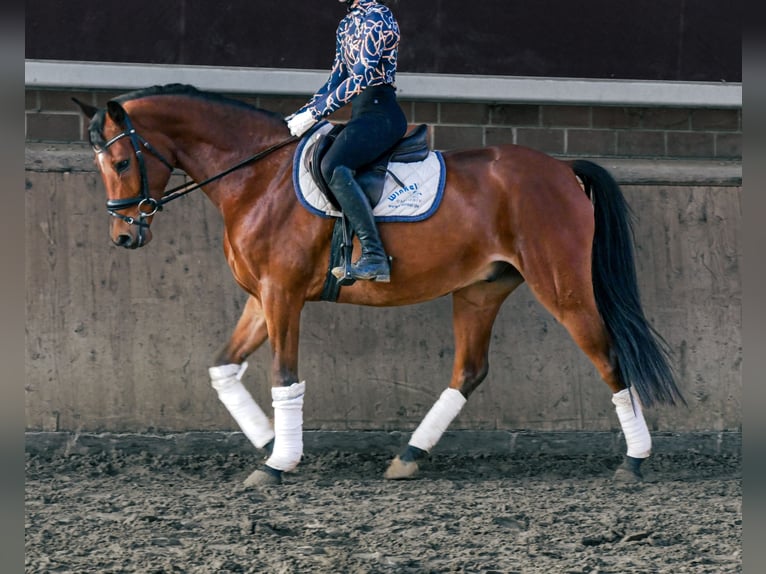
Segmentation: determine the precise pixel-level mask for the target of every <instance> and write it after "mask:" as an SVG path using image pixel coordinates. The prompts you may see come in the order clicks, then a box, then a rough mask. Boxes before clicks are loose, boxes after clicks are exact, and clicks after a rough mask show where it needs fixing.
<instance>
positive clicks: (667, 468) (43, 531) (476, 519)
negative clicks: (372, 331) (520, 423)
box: [25, 452, 742, 574]
mask: <svg viewBox="0 0 766 574" xmlns="http://www.w3.org/2000/svg"><path fill="white" fill-rule="evenodd" d="M619 462H620V461H619V459H618V458H617V459H616V458H613V457H612V458H608V459H604V458H594V457H584V456H581V457H560V456H558V457H557V456H550V455H549V456H539V457H526V458H519V457H508V456H505V457H504V456H481V457H467V456H466V457H459V456H446V455H442V456H439V455H434V457H433V458H432V459H431V461H430V462H428V463H427V465H426V466H425V467H424V468H423V471H422V472H421V474H420V476H419V478H418V479H417V480H414V481H407V482H390V481H384V480H383V479H382V474H383V471H384V470H385V468H386V466H387V463H388V454H385V455H384V454H380V455H378V454H370V455H362V454H348V453H342V452H327V453H323V454H320V455H314V456H312V455H310V454H307V455H306V456H304V459H303V462H302V463H301V465H300V467H299V469H298V470H297V471H296V472H294V473H290V474H288V475H286V476H285V482H284V484H282V485H280V486H270V487H266V488H263V489H261V490H258V491H253V490H246V489H245V488H243V487H242V481H243V480H244V478H245V477H247V475H248V474H249V473H250V472H251V471H252V470H253V469H254V468H255V467H256V465H257V464H258V463H259V457H257V456H244V455H219V456H215V455H214V456H152V455H151V454H147V453H142V454H132V455H121V454H119V453H111V454H107V453H101V454H95V455H88V456H81V455H70V456H53V457H46V456H40V455H34V456H33V455H27V461H26V464H27V469H26V477H27V482H26V517H25V534H26V569H25V571H26V572H27V573H43V572H78V573H81V572H88V573H90V572H96V573H99V574H101V573H110V572H115V573H116V572H147V573H169V572H188V573H229V572H232V573H233V572H243V573H245V572H246V573H268V574H271V573H279V574H290V573H311V574H314V573H333V574H335V573H354V574H362V573H365V574H368V573H369V574H372V573H378V572H380V573H430V572H433V573H442V572H471V573H474V572H475V573H485V574H489V573H514V572H523V573H545V574H557V573H570V572H571V573H573V572H577V573H597V572H598V573H606V572H611V573H627V572H630V573H643V572H647V573H648V572H652V573H654V572H668V573H670V572H672V573H682V572H695V573H707V572H709V573H715V574H725V573H730V572H741V571H742V543H741V540H742V478H741V459H740V457H739V456H733V455H726V456H718V457H715V456H704V455H697V454H695V455H691V454H690V455H673V456H671V455H667V456H661V455H658V456H655V457H654V458H652V459H650V460H649V461H648V462H647V463H646V464H645V465H644V466H645V474H646V480H645V481H644V483H642V484H640V485H618V484H615V483H613V482H612V480H611V477H612V472H613V469H614V468H616V466H617V465H618V463H619Z"/></svg>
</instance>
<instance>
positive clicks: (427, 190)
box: [293, 121, 445, 221]
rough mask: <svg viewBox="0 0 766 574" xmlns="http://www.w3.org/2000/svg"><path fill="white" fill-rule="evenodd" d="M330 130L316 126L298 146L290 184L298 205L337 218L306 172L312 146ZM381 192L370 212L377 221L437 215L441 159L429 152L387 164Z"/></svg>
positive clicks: (441, 183)
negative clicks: (414, 158)
mask: <svg viewBox="0 0 766 574" xmlns="http://www.w3.org/2000/svg"><path fill="white" fill-rule="evenodd" d="M332 128H333V124H331V123H329V122H327V121H323V122H320V123H318V124H317V125H316V126H315V127H314V129H312V130H311V131H310V132H309V133H308V134H307V135H306V137H304V138H303V139H302V140H301V141H300V143H299V144H298V149H296V151H295V158H294V162H293V184H294V187H295V193H296V195H297V196H298V200H299V201H300V202H301V204H302V205H303V206H304V207H305V208H306V209H308V210H309V211H310V212H311V213H314V214H315V215H319V216H321V217H340V216H341V213H340V211H338V210H337V209H336V208H335V206H334V205H333V204H332V203H331V202H330V200H329V199H328V198H327V196H326V195H325V193H324V191H322V189H320V187H319V186H318V185H317V183H316V182H315V181H314V178H313V176H312V175H311V173H310V172H309V169H308V157H307V156H308V155H309V154H310V153H311V150H312V148H313V147H314V144H315V143H316V142H317V140H318V139H320V138H321V137H322V136H324V135H325V134H327V133H328V132H329V131H330V130H331V129H332ZM388 171H389V172H391V173H386V177H385V182H384V184H383V192H382V194H381V197H380V201H378V203H377V204H376V205H375V206H374V207H373V210H372V213H373V215H374V216H375V219H376V220H378V221H422V220H423V219H427V218H429V217H431V215H433V214H434V213H435V212H436V209H437V208H438V207H439V203H440V202H441V198H442V193H443V192H444V179H445V169H444V159H443V158H442V155H441V153H440V152H438V151H430V152H429V153H428V156H427V157H426V159H425V160H423V161H416V162H411V163H399V162H396V161H393V162H391V163H389V164H388ZM392 174H393V175H392Z"/></svg>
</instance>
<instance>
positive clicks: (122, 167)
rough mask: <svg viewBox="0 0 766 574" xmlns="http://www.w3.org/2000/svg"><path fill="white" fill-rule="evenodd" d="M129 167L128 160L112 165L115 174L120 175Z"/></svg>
mask: <svg viewBox="0 0 766 574" xmlns="http://www.w3.org/2000/svg"><path fill="white" fill-rule="evenodd" d="M129 165H130V160H129V159H123V160H120V161H118V162H116V163H115V164H114V169H115V171H116V172H117V173H122V172H123V171H125V170H126V169H128V166H129Z"/></svg>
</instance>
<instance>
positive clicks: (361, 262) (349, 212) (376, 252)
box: [329, 166, 391, 283]
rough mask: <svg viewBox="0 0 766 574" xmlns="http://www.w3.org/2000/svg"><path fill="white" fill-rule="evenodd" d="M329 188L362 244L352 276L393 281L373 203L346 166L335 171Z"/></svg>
mask: <svg viewBox="0 0 766 574" xmlns="http://www.w3.org/2000/svg"><path fill="white" fill-rule="evenodd" d="M329 186H330V189H331V190H332V192H333V193H334V194H335V197H336V198H337V200H338V203H340V206H341V208H342V209H343V213H345V214H346V217H348V220H349V221H350V222H351V226H352V227H353V228H354V231H355V232H356V235H357V237H359V242H360V243H361V244H362V255H361V257H359V259H358V260H357V261H356V262H355V263H353V264H352V265H351V275H352V276H353V277H354V279H361V280H363V281H378V282H381V283H388V282H389V281H391V267H390V265H389V263H388V256H387V255H386V252H385V251H384V250H383V243H382V242H381V241H380V235H379V234H378V228H377V225H376V224H375V218H374V216H373V215H372V208H371V207H370V202H369V201H368V200H367V196H366V195H364V192H363V191H362V188H361V187H359V184H358V183H357V182H356V180H355V179H354V174H353V172H352V171H351V170H350V169H348V168H347V167H343V166H340V167H337V168H335V171H333V174H332V179H330V182H329Z"/></svg>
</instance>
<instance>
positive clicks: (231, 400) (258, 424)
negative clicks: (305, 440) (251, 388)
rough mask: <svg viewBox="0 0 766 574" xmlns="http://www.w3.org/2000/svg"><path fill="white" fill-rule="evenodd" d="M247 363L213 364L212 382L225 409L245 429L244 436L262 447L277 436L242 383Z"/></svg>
mask: <svg viewBox="0 0 766 574" xmlns="http://www.w3.org/2000/svg"><path fill="white" fill-rule="evenodd" d="M245 369H247V363H246V362H245V363H242V365H236V364H233V363H232V364H229V365H219V366H217V367H210V368H209V369H208V372H209V373H210V382H211V384H212V385H213V388H214V389H215V390H216V392H217V393H218V398H219V399H220V400H221V402H222V403H223V405H224V406H225V407H226V410H227V411H229V414H230V415H231V416H232V417H233V418H234V420H235V421H236V422H237V424H238V425H239V428H240V429H242V432H243V433H244V435H245V436H246V437H247V438H248V439H249V440H250V442H251V443H253V444H254V445H255V447H256V448H263V447H264V446H265V445H266V444H267V443H268V442H269V441H270V440H271V439H273V438H274V430H273V429H272V428H271V424H270V423H269V419H268V417H267V416H266V414H265V413H264V412H263V410H261V407H259V406H258V404H257V403H256V402H255V400H253V397H252V395H251V394H250V393H249V392H248V390H247V389H246V388H245V386H244V385H243V384H242V375H243V374H244V372H245Z"/></svg>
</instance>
